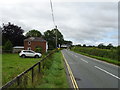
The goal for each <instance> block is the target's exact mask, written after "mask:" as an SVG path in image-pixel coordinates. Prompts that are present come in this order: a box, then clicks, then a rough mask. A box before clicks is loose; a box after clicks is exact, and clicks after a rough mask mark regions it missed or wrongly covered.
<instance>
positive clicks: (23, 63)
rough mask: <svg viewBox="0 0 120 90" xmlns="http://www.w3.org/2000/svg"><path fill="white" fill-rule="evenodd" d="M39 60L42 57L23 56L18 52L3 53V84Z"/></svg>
mask: <svg viewBox="0 0 120 90" xmlns="http://www.w3.org/2000/svg"><path fill="white" fill-rule="evenodd" d="M39 60H40V58H21V57H19V56H18V54H2V84H3V85H4V84H5V83H7V82H8V81H10V80H12V79H13V78H14V77H16V76H17V75H18V74H20V73H22V72H23V71H25V70H26V69H28V68H29V67H31V66H32V65H34V64H35V63H37V62H38V61H39Z"/></svg>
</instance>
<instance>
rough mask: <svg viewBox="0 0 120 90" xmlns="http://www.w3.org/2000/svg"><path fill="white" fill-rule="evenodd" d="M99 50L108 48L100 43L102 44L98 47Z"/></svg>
mask: <svg viewBox="0 0 120 90" xmlns="http://www.w3.org/2000/svg"><path fill="white" fill-rule="evenodd" d="M98 48H101V49H105V48H106V46H105V45H104V44H103V43H100V44H99V45H98Z"/></svg>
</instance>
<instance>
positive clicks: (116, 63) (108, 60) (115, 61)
mask: <svg viewBox="0 0 120 90" xmlns="http://www.w3.org/2000/svg"><path fill="white" fill-rule="evenodd" d="M72 51H74V52H76V53H79V54H82V55H85V56H89V57H92V58H96V59H98V60H102V61H106V62H108V63H112V64H115V65H118V66H120V62H119V61H117V60H112V59H109V58H105V57H99V56H94V55H89V54H86V53H83V52H79V51H75V50H72Z"/></svg>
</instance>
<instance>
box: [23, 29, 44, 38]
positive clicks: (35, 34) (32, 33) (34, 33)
mask: <svg viewBox="0 0 120 90" xmlns="http://www.w3.org/2000/svg"><path fill="white" fill-rule="evenodd" d="M25 36H26V37H41V36H42V34H41V32H40V31H38V30H31V31H29V32H27V33H26V35H25Z"/></svg>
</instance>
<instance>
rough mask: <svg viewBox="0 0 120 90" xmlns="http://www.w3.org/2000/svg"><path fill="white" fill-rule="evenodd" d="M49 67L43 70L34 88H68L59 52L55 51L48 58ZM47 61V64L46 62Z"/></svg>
mask: <svg viewBox="0 0 120 90" xmlns="http://www.w3.org/2000/svg"><path fill="white" fill-rule="evenodd" d="M51 62H52V64H51V66H50V68H48V69H46V70H45V71H44V75H43V77H42V78H41V80H40V81H39V82H38V85H36V86H35V88H69V85H68V82H67V77H66V74H65V69H64V62H63V57H62V54H61V52H60V51H59V52H57V53H55V54H54V55H53V57H52V58H51V59H49V62H48V63H51ZM48 63H47V64H48Z"/></svg>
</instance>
